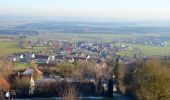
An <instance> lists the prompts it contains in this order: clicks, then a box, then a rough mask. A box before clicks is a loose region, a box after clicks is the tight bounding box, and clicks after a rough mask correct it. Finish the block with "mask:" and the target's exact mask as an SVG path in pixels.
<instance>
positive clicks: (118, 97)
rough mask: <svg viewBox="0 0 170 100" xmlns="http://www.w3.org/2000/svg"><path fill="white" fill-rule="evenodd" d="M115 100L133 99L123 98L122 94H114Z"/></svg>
mask: <svg viewBox="0 0 170 100" xmlns="http://www.w3.org/2000/svg"><path fill="white" fill-rule="evenodd" d="M113 96H114V98H115V100H132V99H129V98H128V97H126V96H123V95H120V94H117V93H116V94H113Z"/></svg>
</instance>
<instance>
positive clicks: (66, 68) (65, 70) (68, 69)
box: [59, 63, 74, 78]
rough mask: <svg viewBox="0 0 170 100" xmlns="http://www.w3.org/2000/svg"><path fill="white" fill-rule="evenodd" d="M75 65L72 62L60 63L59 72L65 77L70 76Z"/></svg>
mask: <svg viewBox="0 0 170 100" xmlns="http://www.w3.org/2000/svg"><path fill="white" fill-rule="evenodd" d="M73 70H74V65H73V64H71V63H62V64H60V65H59V72H60V73H61V75H62V76H63V77H64V78H69V77H71V76H72V75H73Z"/></svg>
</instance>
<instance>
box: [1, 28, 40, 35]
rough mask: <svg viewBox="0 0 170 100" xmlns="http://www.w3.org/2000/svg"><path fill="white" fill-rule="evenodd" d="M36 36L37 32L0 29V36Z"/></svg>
mask: <svg viewBox="0 0 170 100" xmlns="http://www.w3.org/2000/svg"><path fill="white" fill-rule="evenodd" d="M20 33H21V34H22V35H38V34H39V33H38V32H37V31H30V30H13V29H12V30H11V29H0V34H7V35H19V34H20Z"/></svg>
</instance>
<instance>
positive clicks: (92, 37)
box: [29, 33, 133, 42]
mask: <svg viewBox="0 0 170 100" xmlns="http://www.w3.org/2000/svg"><path fill="white" fill-rule="evenodd" d="M132 37H133V35H128V34H121V35H120V34H90V33H89V34H74V33H44V34H43V35H42V34H40V35H37V36H30V37H29V39H31V40H36V39H38V38H40V39H43V40H48V39H56V40H64V41H82V40H84V41H93V42H111V41H112V40H113V39H114V38H115V39H119V38H123V39H125V38H132Z"/></svg>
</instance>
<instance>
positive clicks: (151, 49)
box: [130, 44, 170, 55]
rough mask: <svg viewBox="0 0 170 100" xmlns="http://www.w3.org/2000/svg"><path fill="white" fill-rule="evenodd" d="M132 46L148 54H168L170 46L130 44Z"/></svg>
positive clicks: (169, 53)
mask: <svg viewBox="0 0 170 100" xmlns="http://www.w3.org/2000/svg"><path fill="white" fill-rule="evenodd" d="M130 47H132V48H139V49H141V50H142V51H143V52H145V53H146V54H148V55H170V46H165V47H160V46H144V45H132V44H131V45H130Z"/></svg>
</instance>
